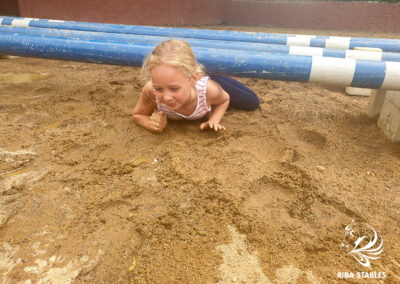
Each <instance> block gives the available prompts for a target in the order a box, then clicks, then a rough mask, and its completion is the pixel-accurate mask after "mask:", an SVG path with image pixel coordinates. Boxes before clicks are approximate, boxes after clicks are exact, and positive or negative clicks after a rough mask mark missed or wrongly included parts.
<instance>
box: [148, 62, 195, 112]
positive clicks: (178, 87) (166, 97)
mask: <svg viewBox="0 0 400 284" xmlns="http://www.w3.org/2000/svg"><path fill="white" fill-rule="evenodd" d="M150 73H151V82H152V84H153V90H154V93H155V95H156V96H157V98H158V99H159V100H160V102H162V103H164V104H165V105H167V107H168V108H169V109H171V110H174V111H177V112H179V113H181V114H184V115H190V114H192V113H193V112H194V110H195V109H196V106H197V95H196V89H195V84H196V80H195V79H191V78H189V77H188V76H187V75H186V74H185V73H184V71H183V70H181V69H179V68H176V67H173V66H170V65H167V64H162V65H159V66H156V67H154V68H153V69H152V70H151V72H150Z"/></svg>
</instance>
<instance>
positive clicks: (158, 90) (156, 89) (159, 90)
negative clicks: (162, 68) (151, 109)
mask: <svg viewBox="0 0 400 284" xmlns="http://www.w3.org/2000/svg"><path fill="white" fill-rule="evenodd" d="M154 90H155V91H156V92H157V93H160V92H161V91H162V89H160V88H155V89H154Z"/></svg>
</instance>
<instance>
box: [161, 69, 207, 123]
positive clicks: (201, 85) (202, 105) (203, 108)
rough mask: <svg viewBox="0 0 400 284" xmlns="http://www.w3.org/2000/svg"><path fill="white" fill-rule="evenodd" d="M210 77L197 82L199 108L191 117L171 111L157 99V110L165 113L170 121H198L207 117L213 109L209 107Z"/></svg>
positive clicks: (197, 107)
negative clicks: (207, 93)
mask: <svg viewBox="0 0 400 284" xmlns="http://www.w3.org/2000/svg"><path fill="white" fill-rule="evenodd" d="M208 78H209V77H208V76H204V77H202V78H201V79H200V80H198V81H197V82H196V86H195V87H196V91H197V106H196V109H195V110H194V112H193V113H192V114H191V115H187V116H186V115H183V114H180V113H179V112H176V111H173V110H170V109H169V108H168V107H167V106H166V105H165V104H163V103H162V102H160V100H159V99H158V98H157V96H155V97H156V103H157V110H158V111H163V112H164V113H165V115H166V116H167V117H168V118H170V119H189V120H196V119H200V118H202V117H204V116H206V115H207V114H208V113H209V112H210V111H211V107H208V106H207V96H206V92H207V81H208Z"/></svg>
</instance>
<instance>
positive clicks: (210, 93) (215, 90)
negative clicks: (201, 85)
mask: <svg viewBox="0 0 400 284" xmlns="http://www.w3.org/2000/svg"><path fill="white" fill-rule="evenodd" d="M203 78H204V77H203ZM206 90H207V91H206V93H207V97H215V96H218V95H219V94H220V93H221V92H222V88H221V86H220V85H219V84H218V83H217V82H215V81H214V80H212V79H211V78H208V80H207V83H206Z"/></svg>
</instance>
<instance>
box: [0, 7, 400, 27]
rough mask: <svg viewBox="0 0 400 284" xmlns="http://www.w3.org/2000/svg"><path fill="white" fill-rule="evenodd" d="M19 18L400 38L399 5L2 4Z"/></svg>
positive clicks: (0, 8)
mask: <svg viewBox="0 0 400 284" xmlns="http://www.w3.org/2000/svg"><path fill="white" fill-rule="evenodd" d="M4 9H6V10H7V9H8V10H13V9H14V10H15V9H16V11H18V9H19V13H20V15H21V16H22V17H35V18H50V19H60V20H72V21H91V22H107V23H121V24H143V25H216V24H221V23H226V24H230V25H269V26H280V27H296V28H314V29H315V28H318V29H332V30H355V31H370V32H392V33H400V4H389V3H368V2H299V1H296V2H288V1H257V0H196V1H188V0H168V1H166V0H113V1H110V0H91V1H82V0H68V1H65V0H35V1H32V0H1V3H0V11H2V10H4Z"/></svg>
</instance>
